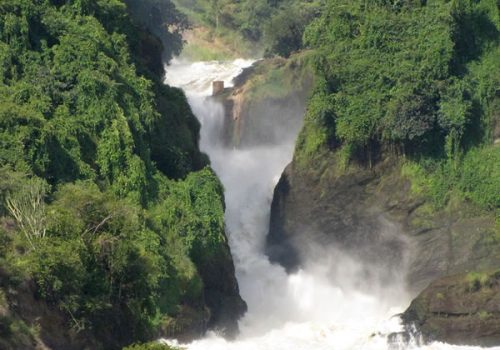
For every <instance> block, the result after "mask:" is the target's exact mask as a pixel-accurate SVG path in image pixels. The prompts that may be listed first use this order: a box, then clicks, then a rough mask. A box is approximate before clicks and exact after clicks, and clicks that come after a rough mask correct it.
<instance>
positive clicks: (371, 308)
mask: <svg viewBox="0 0 500 350" xmlns="http://www.w3.org/2000/svg"><path fill="white" fill-rule="evenodd" d="M251 64H252V61H248V60H236V61H232V62H197V63H186V62H181V61H174V62H173V63H172V65H170V66H169V67H167V72H168V73H167V79H166V81H167V83H168V84H170V85H173V86H177V87H181V88H183V89H184V90H185V91H186V94H187V96H188V99H189V103H190V104H191V107H192V109H193V111H194V113H195V114H196V115H197V117H198V119H199V120H200V123H201V125H202V130H201V148H202V150H203V151H204V152H206V153H208V154H209V156H210V159H211V162H212V167H213V168H214V170H215V171H216V172H217V174H218V176H219V177H220V179H221V181H222V183H223V184H224V187H225V197H226V208H227V209H226V225H227V230H228V236H229V243H230V247H231V252H232V254H233V258H234V261H235V266H236V276H237V279H238V282H239V286H240V291H241V295H242V297H243V299H244V300H245V301H246V302H247V304H248V312H247V314H246V315H245V316H244V317H243V319H241V320H240V323H239V326H240V330H241V334H240V335H239V336H238V338H237V339H236V340H235V341H231V342H230V341H227V340H225V339H223V338H222V337H219V336H218V335H217V334H216V333H213V332H212V333H209V334H207V336H206V337H205V338H204V339H202V340H199V341H194V342H193V343H191V344H186V345H183V346H184V347H186V348H187V349H190V350H212V349H214V350H226V349H227V350H264V349H269V350H298V349H303V350H321V349H335V350H337V349H338V350H343V349H377V350H378V349H388V348H391V349H419V346H417V345H416V344H414V343H411V342H410V344H406V345H403V344H402V343H401V344H388V341H387V339H388V335H389V334H391V333H393V332H398V331H401V325H400V320H399V318H398V317H397V316H394V315H396V314H398V313H400V312H402V311H403V310H404V308H405V307H406V306H407V305H408V303H409V297H408V296H407V295H406V293H405V290H404V288H403V285H404V283H403V282H402V281H403V276H404V271H402V273H401V276H400V277H401V278H400V279H398V278H395V279H396V280H395V281H394V282H393V283H391V285H389V286H388V285H381V283H380V282H378V281H377V278H376V275H377V273H376V272H377V271H376V269H373V271H372V273H373V274H372V276H375V277H373V278H372V279H373V281H372V280H370V286H371V289H370V292H366V290H365V289H363V290H365V291H364V292H362V291H361V290H360V289H359V288H358V287H359V280H360V279H361V278H366V275H363V271H364V270H365V269H366V267H363V266H361V265H360V263H358V262H357V261H354V260H353V259H351V258H349V256H346V255H345V254H342V252H337V251H333V250H328V251H321V248H317V249H315V252H316V254H314V255H315V257H314V258H312V259H310V263H308V264H307V265H306V266H305V267H304V268H303V269H302V270H300V271H298V272H297V273H295V274H291V275H288V274H287V273H286V272H285V270H284V269H283V268H282V267H280V266H278V265H273V264H271V263H270V262H269V260H268V258H267V257H266V256H265V255H264V245H265V239H266V234H267V230H268V223H269V212H270V204H271V199H272V193H273V187H274V186H275V185H276V182H277V180H278V179H279V176H280V174H281V172H282V171H283V169H284V168H285V166H286V165H287V163H288V162H290V160H291V158H292V154H293V148H294V145H293V142H292V141H290V140H293V138H284V139H283V141H282V143H277V144H273V145H263V146H260V147H251V148H244V149H232V148H226V147H224V146H223V145H222V143H221V142H220V140H219V139H218V138H219V137H220V135H221V133H220V130H221V128H222V126H223V117H224V114H223V112H224V111H223V109H222V106H221V105H220V104H219V103H217V102H216V101H214V100H213V99H209V98H207V96H209V95H210V92H211V84H212V81H215V80H223V81H225V83H226V86H230V84H231V81H232V79H233V78H234V77H235V76H237V75H238V74H239V73H240V72H241V71H242V69H243V68H245V67H248V66H249V65H251ZM276 127H277V128H279V127H283V126H282V125H276ZM291 132H294V133H297V130H291ZM294 136H296V135H294ZM328 249H329V248H328ZM361 276H364V277H361ZM171 343H172V342H171ZM173 344H175V341H173ZM422 349H435V350H438V349H439V350H440V349H474V348H472V347H456V346H451V345H447V344H442V343H433V344H430V345H427V346H425V347H422Z"/></svg>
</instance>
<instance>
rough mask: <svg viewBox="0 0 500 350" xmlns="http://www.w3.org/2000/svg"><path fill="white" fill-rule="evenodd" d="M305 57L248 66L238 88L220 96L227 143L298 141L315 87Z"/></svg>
mask: <svg viewBox="0 0 500 350" xmlns="http://www.w3.org/2000/svg"><path fill="white" fill-rule="evenodd" d="M303 60H304V58H303V57H301V56H299V57H292V58H291V59H290V60H284V59H279V58H276V59H266V60H262V61H259V62H257V63H255V64H254V65H253V66H252V67H249V68H247V69H245V70H244V71H243V72H242V73H241V74H240V75H239V76H238V77H236V78H235V80H234V87H233V88H232V89H229V90H228V91H226V93H225V94H223V95H219V96H218V98H219V99H220V100H221V102H222V103H223V105H224V110H225V119H224V128H223V129H224V131H223V133H224V134H223V135H222V138H223V139H224V141H225V144H226V145H227V146H231V147H243V148H244V147H252V146H258V145H263V144H276V143H283V141H284V140H286V139H289V140H290V142H294V141H295V137H296V135H297V134H298V131H299V129H300V128H301V126H302V121H303V117H304V113H305V109H306V102H307V97H308V95H309V93H310V91H311V88H312V75H311V73H310V72H309V69H308V66H307V65H306V64H305V63H304V62H303Z"/></svg>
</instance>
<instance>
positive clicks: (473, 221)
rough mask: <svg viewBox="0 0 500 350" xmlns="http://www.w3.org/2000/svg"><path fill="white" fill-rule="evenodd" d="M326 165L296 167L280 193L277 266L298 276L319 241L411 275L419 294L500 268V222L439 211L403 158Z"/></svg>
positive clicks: (464, 211) (272, 236) (273, 236)
mask: <svg viewBox="0 0 500 350" xmlns="http://www.w3.org/2000/svg"><path fill="white" fill-rule="evenodd" d="M318 159H320V160H318V161H316V162H314V163H313V164H307V166H304V165H303V164H298V163H297V161H294V162H293V163H292V164H290V165H289V166H288V167H287V169H286V170H285V172H284V173H283V175H282V177H281V180H280V181H279V183H278V185H277V187H276V189H275V193H274V199H273V203H272V209H271V224H270V232H269V235H268V247H267V251H268V255H269V256H270V258H271V259H272V260H274V261H276V262H279V263H281V264H283V265H284V266H285V267H287V268H288V269H293V268H295V267H297V266H298V264H300V263H302V262H304V260H305V259H306V258H307V256H308V247H309V246H310V244H311V242H316V243H318V244H321V245H322V246H324V245H328V244H331V245H334V246H336V247H338V248H341V249H342V250H345V251H348V252H349V253H350V254H351V255H354V256H356V257H359V259H360V260H361V261H364V262H366V263H367V264H368V265H370V264H377V265H379V266H383V267H386V269H385V270H386V272H387V274H386V276H385V277H387V278H392V276H393V274H394V273H397V272H398V271H399V272H401V270H402V269H405V268H406V269H407V275H408V285H409V287H410V290H411V291H412V292H413V293H415V294H416V293H418V292H420V291H421V290H422V289H423V288H425V287H426V286H427V285H428V284H429V283H430V282H431V281H433V280H435V279H436V278H439V277H442V276H447V275H451V274H456V273H462V272H464V271H477V270H484V269H490V268H496V267H498V266H500V249H499V248H500V245H499V242H498V240H496V236H495V235H496V234H495V229H494V225H495V220H494V217H493V215H474V214H473V211H472V209H471V208H469V207H468V206H467V205H466V204H465V203H460V204H459V205H457V206H456V207H455V208H452V210H447V211H442V212H434V211H433V210H432V209H431V207H430V205H429V204H428V203H426V201H425V199H423V198H420V197H419V196H416V195H413V194H412V193H411V183H410V182H409V181H408V180H407V179H406V178H405V177H404V176H403V175H402V173H401V165H400V164H399V162H398V160H397V159H396V158H395V157H394V158H393V159H391V158H390V157H386V158H385V159H384V160H383V161H380V162H379V163H377V165H375V166H374V167H373V168H369V167H366V166H352V167H350V168H349V169H347V170H339V168H340V167H339V166H338V162H337V160H336V158H335V157H334V156H332V155H331V154H325V155H324V156H323V157H318Z"/></svg>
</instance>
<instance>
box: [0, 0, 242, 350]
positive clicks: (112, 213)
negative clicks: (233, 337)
mask: <svg viewBox="0 0 500 350" xmlns="http://www.w3.org/2000/svg"><path fill="white" fill-rule="evenodd" d="M127 3H128V6H129V8H127V4H126V3H124V2H122V1H119V0H104V1H59V0H51V1H49V0H39V1H31V0H8V1H2V3H1V4H0V67H1V68H0V174H1V175H0V217H1V218H0V223H1V224H0V241H1V246H0V288H1V289H0V309H1V310H2V311H1V312H0V347H1V348H3V349H6V348H7V349H8V348H15V349H18V348H30V347H31V346H34V343H35V342H36V341H37V340H36V338H37V336H38V335H39V334H38V331H37V327H38V326H36V324H34V323H30V322H29V321H30V320H29V319H30V317H32V318H34V317H39V318H40V319H41V320H40V321H39V322H40V326H41V328H42V334H41V337H42V338H43V341H45V342H46V343H47V345H48V346H52V345H53V346H55V345H54V344H59V345H58V346H59V347H61V346H62V347H65V346H69V345H68V344H72V343H78V342H80V343H83V344H93V345H92V348H96V349H97V348H106V349H111V348H119V347H120V346H121V345H124V344H127V343H130V342H131V341H137V340H144V339H149V338H151V337H154V336H156V335H157V334H159V332H163V333H165V334H169V333H172V334H175V332H182V331H183V330H184V328H191V329H193V328H196V327H197V329H198V332H200V333H201V332H203V330H204V329H205V328H206V326H207V324H209V323H211V322H215V321H216V316H217V307H218V306H220V305H219V304H220V303H223V300H224V295H225V294H227V295H228V296H230V297H233V298H234V299H235V301H234V304H235V305H236V306H235V308H236V310H237V311H236V313H240V312H241V311H242V310H243V309H244V304H243V302H242V301H241V299H239V296H238V293H237V285H233V286H232V287H233V288H234V289H233V290H231V287H221V285H224V286H227V285H230V283H228V282H227V281H223V283H221V282H220V281H214V280H213V279H214V278H213V277H211V276H210V270H209V269H210V266H211V267H212V268H217V269H219V271H220V269H222V270H224V269H227V274H228V275H227V276H224V278H226V277H227V279H228V280H231V278H233V279H234V277H233V276H232V275H233V274H234V272H231V268H232V261H231V257H230V255H229V250H228V247H227V243H226V237H225V233H224V221H223V212H224V201H223V189H222V186H221V184H220V183H219V181H218V179H217V178H216V176H215V175H214V173H213V172H212V171H211V170H210V168H209V167H207V165H208V158H207V157H206V156H205V155H204V154H202V153H200V151H199V149H198V137H199V135H198V133H199V128H200V126H199V123H198V121H197V120H196V118H195V116H194V115H193V114H192V113H191V110H190V107H189V105H188V104H187V101H186V98H185V96H184V94H183V92H182V91H180V90H178V89H175V88H171V87H168V86H165V85H163V82H162V78H163V65H162V60H161V56H160V55H161V53H162V49H163V47H165V48H167V50H166V52H164V53H163V57H164V59H168V58H171V55H172V54H173V53H176V52H177V53H178V52H179V50H180V45H182V40H181V38H180V35H179V30H180V29H181V28H182V21H183V17H182V16H181V15H180V14H177V15H175V16H172V13H170V12H166V10H164V11H163V12H158V11H156V10H154V5H155V4H153V3H148V2H142V1H141V2H135V1H130V2H127ZM139 3H140V5H139ZM166 3H168V2H166ZM130 8H132V9H134V10H136V11H137V12H135V13H134V14H135V15H134V16H133V17H130V16H129V12H128V10H129V9H130ZM139 10H141V11H144V12H148V11H149V13H155V14H157V15H158V14H159V13H160V18H159V20H158V21H160V23H167V24H168V25H172V26H173V25H176V24H179V26H178V30H172V31H170V32H167V31H166V30H165V31H164V32H163V33H164V34H163V36H159V37H160V38H159V39H161V40H159V39H157V38H156V37H155V36H153V35H152V34H151V32H150V31H148V30H146V28H144V27H142V22H140V21H137V20H134V18H141V16H143V15H142V14H141V13H140V11H139ZM167 10H168V9H167ZM167 14H168V15H169V16H167ZM149 23H150V24H151V23H152V24H153V25H154V24H155V23H153V22H149ZM158 28H159V27H158V26H156V27H154V26H152V28H151V31H153V30H157V29H158ZM162 41H163V42H164V43H165V44H164V45H162ZM198 267H200V269H199V268H198ZM206 287H209V288H210V292H207V293H205V288H206ZM224 288H226V289H224ZM210 293H217V298H214V297H213V296H212V295H211V294H210ZM33 294H34V299H33V300H31V299H29V296H30V295H33ZM23 298H24V299H23ZM26 298H28V299H26ZM30 303H31V304H32V305H30ZM42 304H43V305H46V306H45V307H46V308H48V310H53V311H52V312H53V313H54V314H55V315H59V316H57V317H60V319H61V320H60V323H58V324H59V325H60V326H61V327H62V329H63V331H60V330H57V325H56V324H54V325H52V326H51V325H50V324H49V325H47V324H45V323H44V322H47V323H57V320H58V318H57V317H56V316H53V317H51V316H49V319H48V320H46V319H45V318H46V317H45V316H47V315H44V313H43V312H42V314H41V315H40V314H37V313H39V312H40V310H38V309H39V308H42V306H36V305H42ZM46 313H48V314H50V312H49V311H46ZM36 322H38V321H36ZM51 327H52V328H55V329H52V330H51ZM65 337H66V338H68V339H72V340H71V341H69V340H68V339H66V338H65ZM65 341H67V342H68V344H66V345H64V344H65ZM51 342H52V344H50V343H51Z"/></svg>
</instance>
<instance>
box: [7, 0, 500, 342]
mask: <svg viewBox="0 0 500 350" xmlns="http://www.w3.org/2000/svg"><path fill="white" fill-rule="evenodd" d="M193 25H199V26H203V27H206V28H209V30H210V31H211V35H212V36H214V37H220V38H223V40H225V41H228V42H229V41H232V42H233V43H237V44H238V45H241V46H245V47H246V49H247V50H255V51H254V52H253V53H254V56H255V55H261V54H262V55H263V56H266V57H274V56H280V57H283V58H288V57H290V56H293V55H296V54H297V53H299V54H303V53H306V55H304V57H305V58H304V59H303V60H302V61H301V62H302V63H303V64H304V65H308V66H309V67H311V68H312V70H313V71H314V89H313V92H312V94H311V98H310V100H309V102H308V108H307V113H306V116H305V124H304V127H303V128H302V131H301V132H300V135H299V138H298V141H297V144H296V149H295V155H294V166H295V167H296V169H297V171H301V170H300V169H302V171H305V172H307V171H312V169H313V170H316V169H322V166H323V165H324V164H327V163H328V162H326V161H325V160H327V159H334V160H335V166H336V167H337V168H338V169H337V170H338V171H339V172H342V171H344V170H346V169H348V168H349V167H350V166H351V165H353V166H360V167H364V168H372V167H374V166H376V164H377V163H379V162H381V161H383V160H384V159H386V158H388V157H395V158H396V159H398V162H399V164H400V166H401V173H402V175H404V176H405V177H407V178H408V179H410V180H411V187H412V191H413V192H415V193H417V194H419V195H422V196H425V197H426V198H427V199H428V200H429V201H430V202H431V203H432V208H431V209H430V210H446V208H449V206H450V205H451V204H453V203H456V202H460V203H468V204H471V205H472V207H473V208H474V212H473V213H467V214H464V215H474V214H475V213H476V212H478V213H487V215H493V216H494V217H495V220H496V221H495V225H496V226H495V229H494V230H495V232H494V233H493V235H492V238H491V242H492V245H493V244H499V243H500V193H499V189H500V147H499V145H498V143H499V140H500V112H499V111H500V93H499V87H500V69H499V57H500V48H499V45H498V44H499V38H500V37H499V31H500V16H499V8H498V3H497V1H496V0H451V1H445V0H376V1H366V0H308V1H300V0H240V1H231V0H172V1H168V0H147V1H140V0H2V1H0V348H2V349H3V348H6V349H19V348H26V349H31V348H35V347H36V346H37V344H40V342H42V341H43V342H45V343H46V344H47V345H48V346H51V345H52V346H54V347H59V348H61V347H64V346H65V345H66V344H79V345H82V344H83V345H85V346H91V347H92V348H95V349H100V348H103V349H104V348H105V349H120V348H121V347H123V346H126V345H130V344H131V343H133V342H138V341H146V340H150V339H153V338H155V337H157V336H160V335H169V336H185V337H187V338H192V337H196V336H199V335H201V334H203V333H204V332H205V331H206V330H207V328H209V327H215V326H217V327H222V328H224V327H225V326H227V327H228V330H227V333H228V335H231V334H234V333H235V332H236V329H235V327H236V326H235V320H236V319H237V318H238V317H239V316H241V314H243V312H244V310H245V303H244V302H243V301H242V300H241V298H240V296H239V294H238V286H237V282H236V280H235V277H234V266H233V262H232V258H231V256H230V252H229V248H228V244H227V238H226V235H225V227H224V194H223V187H222V185H221V183H220V181H219V179H218V178H217V176H216V175H215V174H214V172H213V171H212V170H211V168H210V165H209V159H208V157H207V156H206V155H205V154H203V153H202V152H200V150H199V146H198V139H199V130H200V124H199V122H198V121H197V119H196V117H195V116H194V115H193V113H192V111H191V109H190V107H189V105H188V103H187V99H186V97H185V95H184V93H183V92H182V91H181V90H179V89H176V88H173V87H170V86H167V85H164V84H163V78H164V75H165V71H164V67H163V64H164V63H166V62H168V61H170V60H171V59H172V58H173V57H174V56H175V55H177V54H179V53H181V51H182V48H183V44H184V42H183V38H182V33H183V31H184V30H186V29H188V28H191V27H192V26H193ZM304 62H305V63H304ZM264 64H265V63H264ZM280 88H282V87H280ZM330 164H331V163H328V165H330ZM213 271H218V272H219V273H217V274H214V273H213ZM221 271H222V272H221ZM222 309H224V310H225V311H226V312H229V313H230V314H231V315H230V316H229V317H228V316H227V315H220V310H222ZM228 310H231V311H228ZM34 319H36V320H37V321H36V322H30V320H34ZM38 320H39V321H38ZM220 320H226V321H227V322H228V323H227V324H218V322H219V321H220ZM37 322H38V324H37ZM221 322H224V321H221ZM50 325H54V326H53V327H52V326H50ZM57 327H61V329H62V331H61V329H58V328H57ZM150 347H151V349H153V348H155V347H157V345H151V346H150ZM130 349H139V346H132V347H130Z"/></svg>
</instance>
